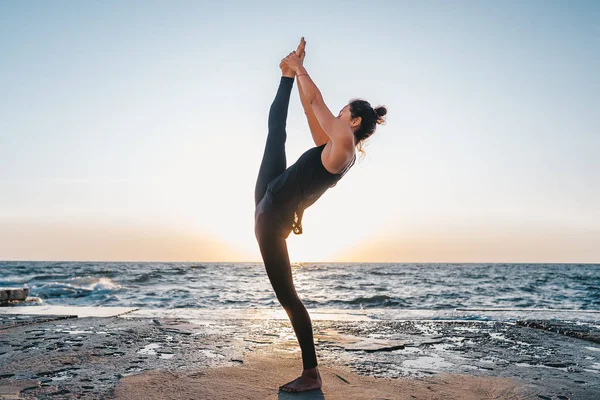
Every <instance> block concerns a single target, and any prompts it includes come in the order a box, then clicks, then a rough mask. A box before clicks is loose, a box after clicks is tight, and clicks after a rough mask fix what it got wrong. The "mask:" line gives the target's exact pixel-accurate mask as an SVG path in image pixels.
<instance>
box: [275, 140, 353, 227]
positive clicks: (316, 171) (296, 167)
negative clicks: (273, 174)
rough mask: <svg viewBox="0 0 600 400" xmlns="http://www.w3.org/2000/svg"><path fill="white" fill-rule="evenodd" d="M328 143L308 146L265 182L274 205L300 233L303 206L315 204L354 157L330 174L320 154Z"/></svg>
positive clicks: (340, 175) (342, 173) (346, 168)
mask: <svg viewBox="0 0 600 400" xmlns="http://www.w3.org/2000/svg"><path fill="white" fill-rule="evenodd" d="M326 145H327V143H325V144H323V145H321V146H317V147H313V148H310V149H308V150H307V151H306V152H304V154H302V155H301V156H300V157H299V158H298V160H297V161H296V162H295V163H294V164H292V165H290V166H289V167H288V168H287V169H286V170H285V171H284V172H282V173H281V175H279V176H278V177H277V178H275V179H273V180H272V181H271V182H270V183H269V185H268V186H267V193H268V195H270V196H271V198H272V199H273V205H274V206H276V207H278V208H279V207H282V210H283V211H285V212H286V213H287V215H288V216H289V217H290V221H289V223H291V227H292V231H293V232H294V233H295V234H296V235H300V234H302V215H303V214H304V210H305V209H306V208H308V207H310V206H311V205H312V204H314V203H315V202H316V201H317V200H318V199H319V198H320V197H321V196H322V195H323V193H325V192H326V191H327V189H329V188H331V187H334V186H335V185H336V184H337V183H338V181H339V180H340V179H342V177H343V176H344V175H345V174H346V172H348V170H349V169H350V168H351V167H352V166H353V165H354V162H355V161H356V155H354V157H353V158H352V161H350V162H349V163H348V165H347V166H346V167H345V168H344V169H343V170H342V171H341V172H340V173H339V174H332V173H331V172H329V171H327V170H326V169H325V166H323V162H322V161H321V154H322V153H323V149H324V148H325V146H326Z"/></svg>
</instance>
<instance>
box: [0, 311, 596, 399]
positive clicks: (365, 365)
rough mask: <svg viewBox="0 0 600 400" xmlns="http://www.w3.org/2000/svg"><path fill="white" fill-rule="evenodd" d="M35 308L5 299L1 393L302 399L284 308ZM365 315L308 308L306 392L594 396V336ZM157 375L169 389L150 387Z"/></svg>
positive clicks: (0, 328) (332, 395)
mask: <svg viewBox="0 0 600 400" xmlns="http://www.w3.org/2000/svg"><path fill="white" fill-rule="evenodd" d="M37 307H39V306H25V307H18V308H19V309H25V308H26V309H27V310H26V311H27V312H28V313H29V314H23V313H19V312H24V311H25V310H18V309H17V307H8V308H10V309H11V310H10V311H11V312H10V313H7V312H4V311H5V310H6V309H7V307H4V308H2V309H0V398H10V397H9V396H15V397H13V398H18V397H16V396H20V398H39V399H44V398H48V399H49V398H52V399H55V398H72V397H73V396H75V397H77V398H89V399H92V398H99V397H102V398H119V399H137V398H173V399H187V398H190V399H191V398H203V397H202V396H206V397H204V398H207V399H208V398H214V399H220V398H224V399H225V398H234V397H227V396H229V395H228V393H230V392H231V393H238V394H239V393H244V394H246V395H248V396H249V397H247V398H256V399H265V398H291V397H285V396H294V395H295V396H296V397H295V398H303V397H298V394H292V393H287V392H283V391H281V392H280V391H278V386H279V385H281V384H283V383H285V382H287V381H289V380H291V379H294V378H295V377H297V376H298V375H299V373H300V372H301V361H300V352H299V351H300V350H299V347H298V343H297V341H296V338H295V334H294V332H293V330H292V328H291V325H290V323H289V320H287V316H285V313H283V317H282V316H281V315H279V316H278V315H277V313H276V312H275V310H271V311H270V312H269V313H265V312H264V310H246V313H245V316H244V314H242V316H244V318H231V317H232V316H236V315H237V316H238V317H239V316H240V310H230V311H228V312H224V311H223V310H210V311H208V310H206V309H204V310H203V309H196V310H190V309H185V310H178V309H176V310H162V311H161V310H158V311H157V310H129V309H127V308H119V309H118V311H119V312H118V313H117V309H113V308H112V307H86V308H77V307H59V306H52V307H54V308H52V307H50V306H46V307H50V308H47V309H46V310H45V311H46V312H47V314H46V315H39V314H38V315H36V314H34V309H35V308H37ZM111 309H113V310H111ZM40 310H41V309H40ZM59 310H60V311H62V312H63V315H58V314H56V312H57V311H59ZM159 311H160V312H159ZM349 311H350V312H349ZM52 312H54V314H52ZM69 312H70V313H71V314H69ZM93 312H95V313H97V314H99V315H103V316H92V315H90V314H93ZM111 312H112V313H111ZM365 312H366V313H368V309H367V310H359V311H356V312H355V311H354V310H344V312H333V311H332V310H323V309H321V310H309V313H311V317H312V315H313V314H314V315H315V318H313V328H314V338H315V346H316V348H317V356H318V359H319V365H320V368H319V369H320V370H321V372H322V376H323V388H322V390H321V392H322V393H320V394H319V393H316V392H318V391H310V392H306V393H307V395H308V393H312V394H311V396H313V397H306V398H327V399H330V400H331V399H337V398H340V399H341V398H347V399H352V398H356V399H363V398H365V399H367V398H377V397H376V396H375V394H377V396H380V397H379V398H390V399H396V398H398V399H403V398H407V399H408V398H411V397H410V395H415V396H417V397H418V398H465V399H468V398H473V399H475V398H481V397H482V396H483V395H486V396H487V395H488V394H490V395H491V394H493V395H494V396H496V398H530V397H531V396H533V398H540V397H538V396H546V397H547V398H555V397H556V396H565V397H566V398H578V399H587V398H590V399H592V398H594V397H595V395H596V394H597V393H598V392H600V345H599V344H598V343H595V342H593V341H590V340H584V339H581V338H576V337H569V336H565V335H563V334H559V333H556V332H553V331H552V330H551V329H537V328H532V327H530V326H525V325H522V324H517V323H515V322H512V321H508V322H502V321H487V320H450V319H448V320H434V319H410V316H409V318H407V319H404V320H383V319H373V318H370V317H369V316H368V315H365ZM78 313H79V314H80V317H77V314H78ZM236 313H237V314H236ZM114 314H117V315H114ZM347 316H350V317H348V318H346V317H347ZM415 316H416V315H413V317H415ZM280 317H282V318H280ZM590 317H591V315H590V314H588V315H587V318H588V319H589V318H590ZM528 321H537V322H535V323H536V324H537V325H540V326H546V325H548V326H549V327H550V328H552V326H551V325H552V324H553V323H555V321H554V322H553V321H551V320H537V319H536V320H533V319H531V320H528ZM540 321H541V322H540ZM589 322H590V324H595V325H598V321H597V320H595V322H594V320H593V319H589ZM530 325H531V326H533V325H534V324H533V323H531V324H530ZM592 334H593V337H596V336H595V335H596V333H594V332H593V331H592ZM598 337H600V335H599V336H598ZM321 366H322V368H321ZM264 371H279V372H277V373H275V372H270V373H269V374H265V373H264ZM335 374H337V375H339V376H341V377H342V378H344V379H346V380H347V381H348V382H350V384H348V383H345V382H344V381H343V379H341V378H339V377H338V376H336V375H335ZM326 377H327V378H326ZM288 378H289V379H288ZM152 382H163V385H162V386H161V385H159V387H169V388H171V392H170V393H166V392H165V393H163V396H162V397H161V396H158V393H159V392H160V388H158V389H157V388H156V387H155V385H153V384H151V383H152ZM232 382H237V383H235V385H234V386H231V385H232ZM150 387H155V389H154V391H153V392H152V391H148V390H147V389H148V388H150ZM202 388H213V389H211V390H215V391H216V392H211V393H212V396H213V397H211V395H210V393H208V392H202V390H204V389H202ZM217 390H218V391H217ZM236 390H237V391H238V392H236ZM398 391H399V392H398ZM186 393H188V394H189V395H186ZM192 393H196V395H197V396H200V394H201V393H204V394H202V395H201V396H200V397H194V396H192ZM343 393H345V396H346V397H343V396H342V395H341V394H343ZM317 395H320V396H321V397H315V396H317ZM369 395H373V396H375V397H367V396H369ZM152 396H156V397H152ZM165 396H166V397H165ZM186 396H187V397H186ZM336 396H338V397H336ZM340 396H342V397H340ZM348 396H351V397H348ZM352 396H353V397H352ZM361 396H363V397H361ZM386 396H387V397H386ZM394 396H397V397H394ZM428 396H429V397H428ZM469 396H471V397H469ZM477 396H479V397H477ZM237 398H240V397H239V396H238V397H237Z"/></svg>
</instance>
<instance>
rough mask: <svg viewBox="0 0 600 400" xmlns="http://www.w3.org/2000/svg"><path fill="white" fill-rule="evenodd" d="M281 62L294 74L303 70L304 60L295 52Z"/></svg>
mask: <svg viewBox="0 0 600 400" xmlns="http://www.w3.org/2000/svg"><path fill="white" fill-rule="evenodd" d="M302 58H304V57H302ZM281 62H282V63H284V64H287V66H288V67H289V68H290V69H291V70H292V71H294V72H298V70H299V69H300V68H302V60H301V59H300V57H298V55H297V54H296V52H295V51H292V52H291V53H290V54H288V55H287V57H285V58H284V59H283V60H281Z"/></svg>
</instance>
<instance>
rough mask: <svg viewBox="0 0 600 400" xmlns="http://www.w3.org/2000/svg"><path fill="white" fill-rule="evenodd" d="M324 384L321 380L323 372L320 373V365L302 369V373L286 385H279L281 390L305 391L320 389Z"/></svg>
mask: <svg viewBox="0 0 600 400" xmlns="http://www.w3.org/2000/svg"><path fill="white" fill-rule="evenodd" d="M322 385H323V382H322V381H321V374H319V367H314V368H311V369H305V370H304V371H302V375H300V376H299V377H297V378H296V379H294V380H293V381H289V382H288V383H286V384H285V385H281V386H279V390H284V391H286V392H305V391H307V390H314V389H320V388H321V386H322Z"/></svg>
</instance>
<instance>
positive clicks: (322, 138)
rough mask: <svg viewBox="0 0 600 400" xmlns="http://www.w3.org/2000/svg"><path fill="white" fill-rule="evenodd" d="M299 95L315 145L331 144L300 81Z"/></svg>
mask: <svg viewBox="0 0 600 400" xmlns="http://www.w3.org/2000/svg"><path fill="white" fill-rule="evenodd" d="M298 93H300V102H301V103H302V108H304V114H306V119H307V121H308V127H309V128H310V133H311V134H312V138H313V141H314V142H315V145H316V146H321V145H322V144H325V143H327V142H329V140H330V139H329V136H327V133H325V131H324V130H323V128H321V124H319V121H318V120H317V117H316V115H315V112H314V111H313V109H312V106H311V105H310V103H309V102H308V101H307V100H306V95H305V94H304V90H303V89H302V84H301V83H300V80H298Z"/></svg>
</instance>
